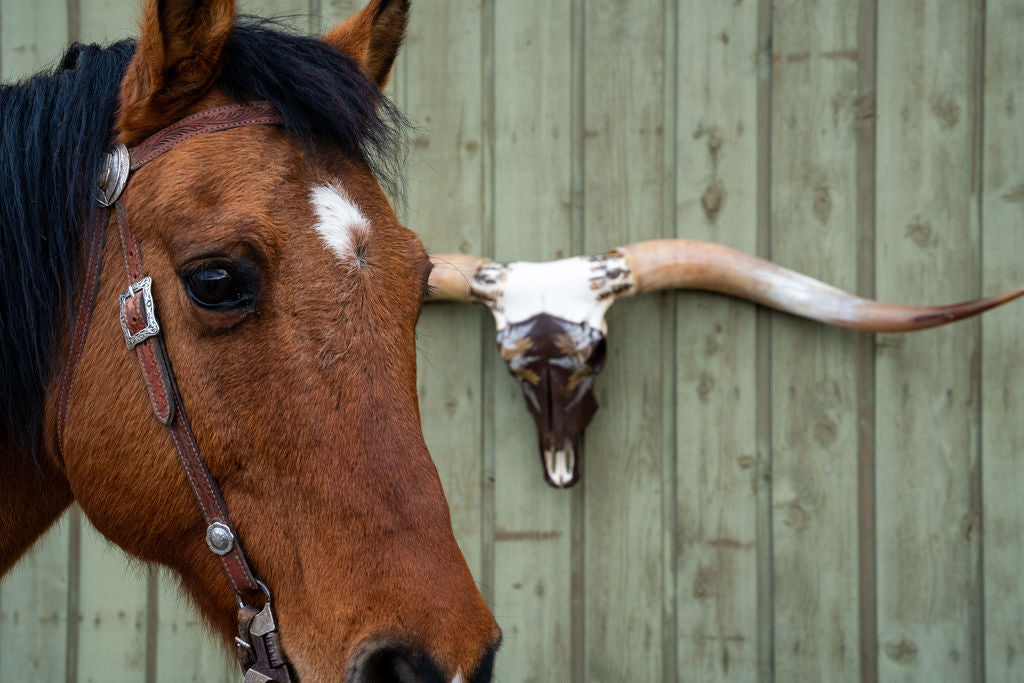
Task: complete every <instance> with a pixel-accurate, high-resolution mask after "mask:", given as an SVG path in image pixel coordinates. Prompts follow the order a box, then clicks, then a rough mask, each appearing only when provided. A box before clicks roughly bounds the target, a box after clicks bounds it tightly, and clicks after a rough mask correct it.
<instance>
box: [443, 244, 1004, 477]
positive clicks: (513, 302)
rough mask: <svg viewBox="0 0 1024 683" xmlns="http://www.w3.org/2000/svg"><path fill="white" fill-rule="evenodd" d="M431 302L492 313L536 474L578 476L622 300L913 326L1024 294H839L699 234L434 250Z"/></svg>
mask: <svg viewBox="0 0 1024 683" xmlns="http://www.w3.org/2000/svg"><path fill="white" fill-rule="evenodd" d="M432 260H433V262H434V269H433V271H432V272H431V275H430V285H431V292H432V293H431V296H430V300H431V301H468V302H473V303H479V304H483V305H485V306H487V307H488V308H489V309H490V310H491V313H492V314H493V315H494V321H495V324H496V327H497V331H498V349H499V352H500V353H501V357H502V359H503V360H504V361H505V362H506V364H508V368H509V372H511V373H512V375H513V376H514V377H515V378H516V380H518V382H519V385H520V387H522V390H523V395H524V396H525V397H526V405H527V408H529V410H530V413H531V414H532V415H533V419H534V421H535V422H536V425H537V437H538V440H539V442H540V452H541V461H542V462H543V464H544V478H545V479H546V480H547V482H548V483H549V484H550V485H551V486H554V487H556V488H567V487H569V486H572V485H573V484H575V483H576V482H577V481H578V480H579V459H578V457H577V452H578V450H579V444H580V439H581V437H582V435H583V430H584V428H586V426H587V424H588V423H589V422H590V419H591V418H592V417H593V416H594V412H595V411H596V410H597V399H596V398H595V397H594V391H593V385H594V379H595V377H596V376H597V374H598V373H600V372H601V370H602V368H603V367H604V358H605V335H606V333H607V331H608V326H607V324H606V323H605V320H604V315H605V312H606V311H607V310H608V308H609V307H610V306H611V305H612V303H613V302H614V301H615V300H616V299H618V298H620V297H627V296H633V295H635V294H642V293H644V292H650V291H655V290H659V289H674V288H682V289H702V290H707V291H712V292H720V293H722V294H729V295H732V296H736V297H740V298H743V299H749V300H751V301H754V302H756V303H759V304H762V305H764V306H768V307H771V308H775V309H778V310H780V311H785V312H787V313H792V314H794V315H799V316H803V317H805V318H810V319H812V320H818V321H820V322H823V323H827V324H829V325H838V326H840V327H848V328H851V329H855V330H862V331H866V332H911V331H914V330H923V329H927V328H929V327H936V326H938V325H945V324H946V323H950V322H953V321H955V320H960V319H961V318H966V317H969V316H972V315H976V314H978V313H981V312H983V311H986V310H988V309H990V308H993V307H995V306H998V305H1000V304H1003V303H1006V302H1007V301H1010V300H1011V299H1015V298H1017V297H1019V296H1021V295H1022V294H1024V288H1020V289H1015V290H1013V291H1010V292H1006V293H1005V294H1000V295H997V296H991V297H987V298H983V299H976V300H974V301H966V302H963V303H959V304H952V305H948V306H920V307H919V306H900V305H894V304H884V303H879V302H877V301H872V300H870V299H862V298H861V297H858V296H854V295H852V294H848V293H846V292H844V291H842V290H840V289H837V288H835V287H832V286H831V285H827V284H825V283H823V282H820V281H818V280H815V279H814V278H811V277H808V276H806V275H802V274H800V273H797V272H794V271H792V270H788V269H786V268H783V267H781V266H778V265H775V264H774V263H771V262H769V261H765V260H763V259H759V258H757V257H754V256H750V255H748V254H745V253H743V252H740V251H736V250H735V249H731V248H729V247H725V246H722V245H718V244H711V243H708V242H694V241H690V240H679V239H664V240H651V241H648V242H638V243H636V244H631V245H629V246H625V247H619V248H617V249H612V250H611V251H609V252H608V253H606V254H600V255H597V256H576V257H573V258H567V259H561V260H558V261H548V262H545V263H528V262H521V261H517V262H513V263H496V262H494V261H490V260H488V259H484V258H480V257H477V256H468V255H465V254H437V255H435V256H434V257H433V259H432Z"/></svg>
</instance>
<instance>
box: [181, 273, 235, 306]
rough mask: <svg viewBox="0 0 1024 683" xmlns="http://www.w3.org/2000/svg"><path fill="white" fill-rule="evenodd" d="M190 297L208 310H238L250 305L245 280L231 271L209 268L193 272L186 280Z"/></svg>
mask: <svg viewBox="0 0 1024 683" xmlns="http://www.w3.org/2000/svg"><path fill="white" fill-rule="evenodd" d="M183 279H184V281H185V288H186V290H187V291H188V295H189V297H191V298H192V300H193V301H194V302H196V303H197V304H199V305H200V306H203V307H206V308H236V307H238V306H242V305H244V304H247V303H250V302H251V300H252V297H251V296H250V295H249V294H248V292H247V291H246V289H247V288H246V287H245V283H244V280H245V278H240V277H238V276H237V275H236V274H233V273H232V272H231V271H230V270H229V269H227V268H224V267H220V266H207V267H204V268H200V269H197V270H194V271H192V272H191V273H189V274H188V275H186V276H185V277H184V278H183Z"/></svg>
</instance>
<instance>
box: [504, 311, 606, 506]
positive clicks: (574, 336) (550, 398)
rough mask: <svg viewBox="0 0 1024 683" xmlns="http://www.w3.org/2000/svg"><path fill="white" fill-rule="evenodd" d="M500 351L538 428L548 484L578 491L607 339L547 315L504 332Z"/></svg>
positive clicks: (582, 325)
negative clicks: (586, 432)
mask: <svg viewBox="0 0 1024 683" xmlns="http://www.w3.org/2000/svg"><path fill="white" fill-rule="evenodd" d="M498 348H499V350H500V352H501V357H502V358H503V359H504V361H505V362H506V363H507V364H508V369H509V372H511V373H512V376H513V377H515V378H516V380H518V382H519V386H520V387H521V388H522V390H523V396H524V397H525V398H526V406H527V408H528V409H529V410H530V414H531V415H533V420H534V422H535V423H536V425H537V439H538V442H539V445H540V455H541V462H542V464H543V465H544V479H545V480H546V481H547V482H548V484H550V485H551V486H554V487H555V488H567V487H569V486H572V485H573V484H575V483H576V482H577V481H579V477H580V462H579V457H578V454H579V452H580V440H581V437H582V436H583V430H584V429H585V428H586V426H587V424H588V423H589V422H590V419H591V418H592V417H593V416H594V413H595V412H596V411H597V398H596V397H595V396H594V378H595V377H597V375H598V373H600V372H601V370H602V369H603V368H604V359H605V339H604V334H603V333H602V332H601V331H600V330H597V329H595V328H593V327H591V326H589V325H587V324H586V323H573V322H569V321H567V320H563V319H562V318H557V317H555V316H552V315H548V314H547V313H541V314H539V315H536V316H534V317H532V318H529V319H527V320H524V321H522V322H519V323H515V324H512V325H509V326H508V327H505V328H504V329H502V330H501V331H499V332H498Z"/></svg>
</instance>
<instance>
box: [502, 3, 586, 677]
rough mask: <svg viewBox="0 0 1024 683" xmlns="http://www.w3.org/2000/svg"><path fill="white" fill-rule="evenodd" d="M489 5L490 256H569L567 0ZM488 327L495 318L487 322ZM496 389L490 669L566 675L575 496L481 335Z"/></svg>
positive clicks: (507, 674) (513, 674)
mask: <svg viewBox="0 0 1024 683" xmlns="http://www.w3.org/2000/svg"><path fill="white" fill-rule="evenodd" d="M532 9H533V11H530V12H523V11H522V10H521V8H520V7H519V6H518V5H517V4H515V3H505V2H497V3H495V4H494V6H493V12H494V14H493V22H494V23H493V26H492V27H491V28H490V30H492V31H493V34H492V36H493V38H492V39H493V41H494V42H493V51H494V52H493V54H494V57H493V87H494V131H495V132H494V142H493V144H494V157H493V181H492V182H493V200H492V201H493V212H494V235H493V240H494V242H493V244H494V256H495V258H496V259H498V260H502V261H511V260H533V261H538V260H547V259H552V258H558V257H559V256H563V255H564V256H568V255H569V254H570V252H571V251H572V249H573V243H572V232H571V212H572V201H573V194H572V156H571V134H572V122H571V119H570V112H571V93H572V88H571V82H572V79H571V58H572V57H571V44H572V41H571V26H572V24H571V14H570V4H569V3H549V4H543V5H538V6H535V7H534V8H532ZM485 329H486V330H487V332H486V333H487V334H488V335H490V334H492V333H493V326H492V325H491V324H487V325H486V327H485ZM485 348H486V349H487V357H486V359H485V362H486V363H488V364H489V366H490V368H489V377H490V380H491V381H492V382H493V385H492V389H491V391H492V394H491V395H492V396H493V397H494V399H493V400H494V418H493V419H494V428H493V429H494V431H493V439H494V457H495V461H494V507H495V523H494V536H493V543H494V567H495V576H494V603H493V606H492V609H493V611H494V614H495V617H496V618H497V620H498V623H499V625H501V627H502V629H503V631H504V644H503V645H502V649H501V650H500V651H499V653H498V660H497V661H498V665H497V672H496V675H497V676H498V678H499V680H507V681H538V682H539V681H547V680H559V681H568V680H571V678H570V677H571V675H572V665H573V662H572V637H573V635H574V634H573V631H572V626H573V620H572V601H573V599H574V598H575V596H574V595H573V593H572V576H571V553H572V550H573V548H572V535H571V530H572V519H571V516H572V502H573V498H574V497H578V496H580V495H582V492H581V490H580V489H576V490H571V491H556V490H554V489H552V488H550V487H548V485H547V484H545V483H544V479H543V476H542V470H541V464H540V457H539V455H538V451H537V438H536V430H535V429H534V425H533V422H532V420H531V418H530V416H529V414H528V413H527V411H526V409H525V405H524V402H523V397H522V392H521V391H520V389H519V386H518V385H517V384H516V382H515V381H514V380H513V378H512V377H511V376H510V375H509V374H508V370H507V369H506V368H505V366H504V364H503V363H502V362H501V360H500V358H499V357H498V354H497V353H496V352H495V351H494V349H495V347H494V338H493V337H491V338H490V339H489V340H487V341H486V342H485Z"/></svg>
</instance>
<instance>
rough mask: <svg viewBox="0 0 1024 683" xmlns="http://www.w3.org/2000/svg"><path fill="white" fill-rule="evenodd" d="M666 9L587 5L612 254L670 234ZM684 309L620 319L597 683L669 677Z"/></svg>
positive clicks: (601, 424) (588, 566)
mask: <svg viewBox="0 0 1024 683" xmlns="http://www.w3.org/2000/svg"><path fill="white" fill-rule="evenodd" d="M668 16H669V15H668V13H667V11H666V6H665V4H664V3H658V4H657V5H654V3H650V2H617V1H607V0H597V1H591V2H587V3H586V12H585V17H584V19H585V22H586V25H585V30H586V35H585V40H584V45H585V50H586V51H585V53H584V57H583V59H584V64H585V69H586V70H585V73H584V76H583V78H584V87H585V95H584V101H585V103H586V106H585V111H584V138H585V146H584V154H585V159H586V168H585V171H584V181H585V184H584V205H583V214H584V217H585V221H586V224H585V234H584V243H585V247H586V251H587V252H588V253H590V252H600V251H602V250H605V249H608V248H611V247H615V246H618V245H620V244H623V243H629V242H634V241H638V240H642V239H647V238H652V237H659V236H663V235H665V234H666V233H668V234H671V231H672V227H671V226H672V220H673V219H672V217H670V216H667V215H666V212H665V205H664V198H665V193H666V192H671V191H672V187H671V185H670V184H669V183H668V180H670V179H671V177H672V176H671V174H670V173H668V174H667V173H666V172H665V171H666V160H665V143H664V129H665V125H666V123H667V122H666V120H665V101H664V97H665V81H664V77H665V75H664V72H665V61H664V59H665V44H664V36H665V31H664V26H665V22H666V19H667V17H668ZM672 300H673V295H669V294H659V295H652V296H646V297H642V298H639V299H636V300H632V301H628V302H623V303H620V304H618V305H617V306H615V307H614V308H613V309H612V310H611V311H610V314H609V316H608V329H609V338H608V359H607V363H606V365H605V369H604V372H603V374H602V376H601V378H600V379H599V381H598V382H597V384H596V387H597V396H598V400H599V401H600V403H601V405H602V406H603V408H602V410H600V411H599V412H598V413H597V416H596V417H595V419H594V421H593V423H592V424H591V426H590V428H589V429H588V433H587V439H586V445H587V449H586V453H585V463H584V475H583V476H584V482H583V491H584V493H585V496H586V498H585V502H584V507H585V515H584V524H585V530H584V537H585V548H584V553H583V557H584V562H585V566H584V570H583V571H584V586H585V589H586V596H585V620H584V624H585V629H586V646H585V662H584V675H583V678H584V680H587V681H623V680H640V681H653V680H658V679H659V678H661V677H662V676H663V672H662V666H663V655H664V652H663V650H662V648H663V647H664V638H663V632H662V629H663V619H662V610H663V608H664V594H663V593H664V583H665V578H666V577H665V576H664V574H663V571H664V568H663V563H662V558H663V553H664V552H665V551H666V548H665V547H664V543H663V541H664V538H663V531H664V522H665V520H664V519H663V514H664V512H665V510H664V496H666V495H668V493H667V491H666V489H667V488H670V487H671V485H672V482H671V481H665V479H664V474H665V471H666V468H665V458H671V457H672V455H673V454H672V453H671V452H670V451H667V450H666V443H670V441H669V440H668V435H669V430H671V429H672V427H671V423H672V421H673V419H674V416H673V415H671V414H668V415H666V412H665V410H664V408H665V405H666V403H665V400H666V398H669V399H670V398H671V391H672V386H671V380H672V356H673V355H674V352H675V348H674V345H673V344H672V338H673V336H674V334H673V332H674V330H673V322H672V317H671V316H672Z"/></svg>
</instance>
